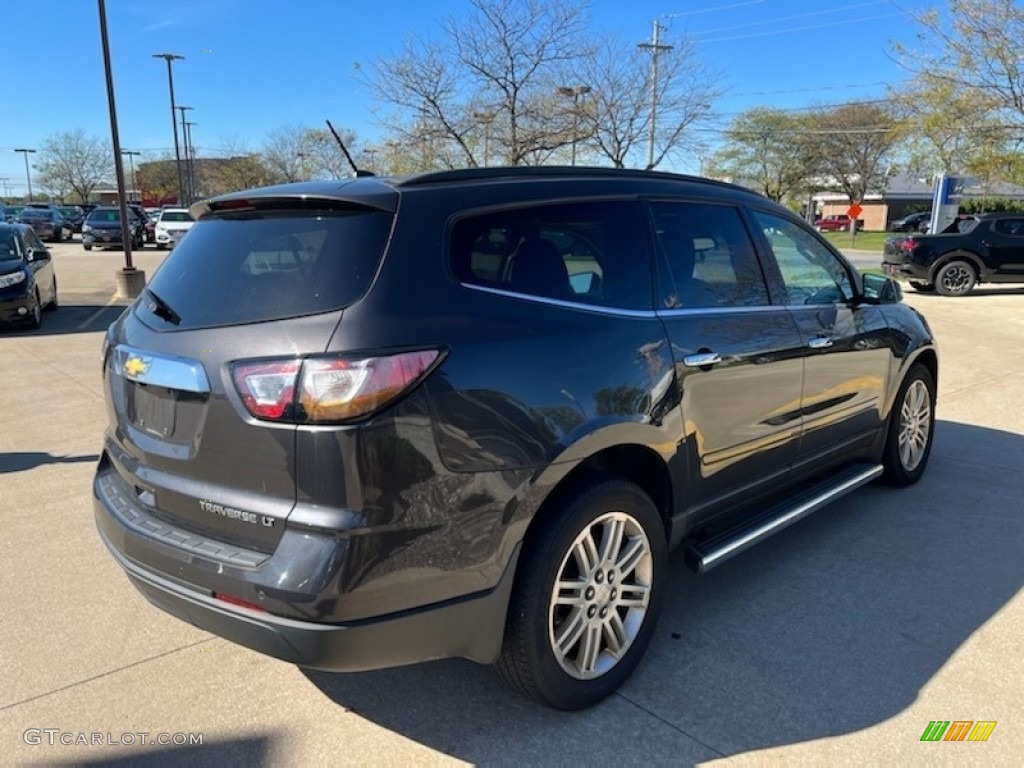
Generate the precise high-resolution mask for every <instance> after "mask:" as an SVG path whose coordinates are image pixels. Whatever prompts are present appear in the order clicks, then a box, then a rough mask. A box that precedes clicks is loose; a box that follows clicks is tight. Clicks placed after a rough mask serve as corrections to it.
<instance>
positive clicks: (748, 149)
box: [711, 107, 815, 202]
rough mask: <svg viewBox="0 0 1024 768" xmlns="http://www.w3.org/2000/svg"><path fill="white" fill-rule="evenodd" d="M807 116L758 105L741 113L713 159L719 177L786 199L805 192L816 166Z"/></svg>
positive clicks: (767, 194) (714, 170)
mask: <svg viewBox="0 0 1024 768" xmlns="http://www.w3.org/2000/svg"><path fill="white" fill-rule="evenodd" d="M809 122H810V121H808V119H807V118H806V117H805V116H802V115H797V114H794V113H792V112H784V111H782V110H779V109H771V108H769V107H755V108H754V109H751V110H748V111H747V112H744V113H743V114H741V115H739V116H737V117H736V118H735V119H734V120H733V121H732V123H731V124H730V126H729V128H728V129H726V131H725V135H724V145H723V146H722V148H721V149H720V150H719V151H718V152H717V153H715V155H714V156H713V157H712V158H711V171H712V173H713V174H714V175H716V176H727V177H731V179H732V180H733V181H736V182H738V183H743V184H746V185H748V186H751V187H753V188H755V189H756V190H757V191H758V192H760V193H761V194H763V195H764V196H765V197H768V198H770V199H771V200H775V201H777V202H782V201H785V200H789V199H791V198H792V197H794V196H795V195H796V194H797V193H798V192H801V191H803V190H804V189H805V188H806V186H807V183H808V179H809V178H810V177H811V176H812V175H813V173H814V171H815V169H814V168H812V167H810V166H809V164H808V162H807V154H806V152H805V147H804V144H805V131H806V130H807V129H808V125H809Z"/></svg>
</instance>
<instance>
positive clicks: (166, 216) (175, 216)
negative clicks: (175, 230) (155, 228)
mask: <svg viewBox="0 0 1024 768" xmlns="http://www.w3.org/2000/svg"><path fill="white" fill-rule="evenodd" d="M160 221H195V219H193V218H192V215H191V214H189V213H187V212H186V211H164V212H163V215H161V216H160Z"/></svg>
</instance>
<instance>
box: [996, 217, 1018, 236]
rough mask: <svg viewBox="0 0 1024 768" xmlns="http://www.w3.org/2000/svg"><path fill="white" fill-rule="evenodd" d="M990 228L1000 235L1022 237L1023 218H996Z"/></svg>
mask: <svg viewBox="0 0 1024 768" xmlns="http://www.w3.org/2000/svg"><path fill="white" fill-rule="evenodd" d="M992 228H993V229H995V231H996V232H998V233H999V234H1001V235H1010V236H1011V237H1024V219H996V220H995V221H994V222H992Z"/></svg>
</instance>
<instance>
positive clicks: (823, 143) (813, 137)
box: [798, 102, 903, 202]
mask: <svg viewBox="0 0 1024 768" xmlns="http://www.w3.org/2000/svg"><path fill="white" fill-rule="evenodd" d="M798 135H799V136H800V137H801V139H800V148H799V150H800V152H801V153H802V157H803V158H804V159H805V160H806V162H807V163H809V164H810V167H812V168H815V169H817V173H818V175H819V182H820V184H821V186H823V187H834V188H837V189H839V190H842V191H843V192H845V193H846V195H847V196H848V197H849V198H850V201H851V202H861V201H863V200H864V197H865V196H866V195H867V194H868V193H869V192H878V191H880V190H883V189H884V188H885V185H886V182H887V172H888V169H889V168H890V167H891V165H892V160H893V158H894V156H895V154H896V150H897V148H898V146H899V143H900V141H901V139H902V137H903V126H902V124H901V123H900V122H899V121H898V119H897V116H896V115H895V113H894V111H893V110H892V109H891V108H890V107H889V106H887V105H884V104H875V103H863V102H861V103H857V102H852V103H849V104H843V105H840V106H837V107H824V108H821V109H818V110H816V111H814V112H812V113H810V114H808V115H807V116H806V124H805V125H804V127H803V129H802V131H801V132H800V133H799V134H798Z"/></svg>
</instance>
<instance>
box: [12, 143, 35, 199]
mask: <svg viewBox="0 0 1024 768" xmlns="http://www.w3.org/2000/svg"><path fill="white" fill-rule="evenodd" d="M14 151H15V152H21V153H22V154H23V155H24V156H25V181H26V182H28V202H30V203H31V202H32V177H31V176H30V175H29V172H28V156H29V155H30V154H32V155H34V154H35V152H36V151H35V150H34V149H16V150H14Z"/></svg>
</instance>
